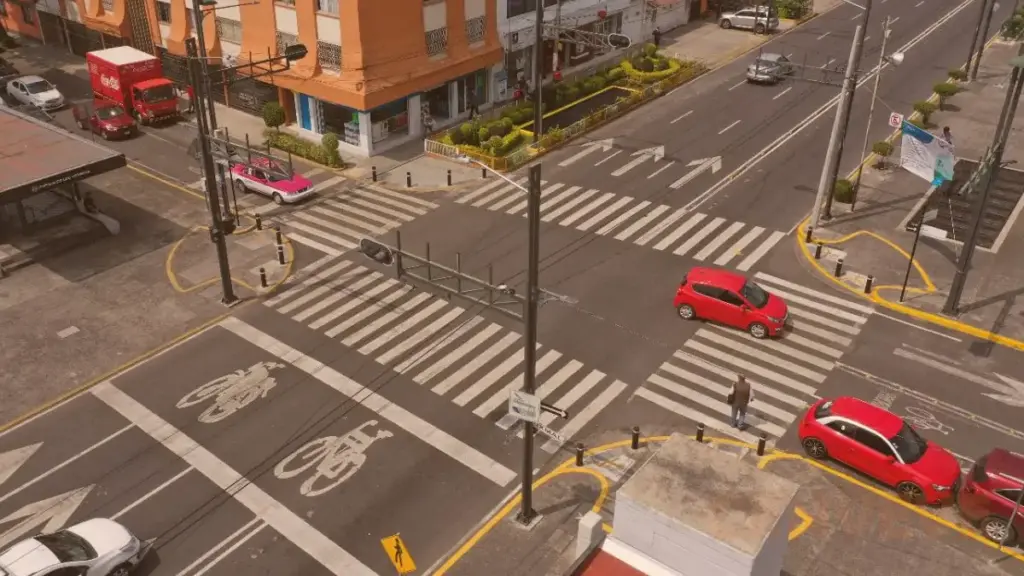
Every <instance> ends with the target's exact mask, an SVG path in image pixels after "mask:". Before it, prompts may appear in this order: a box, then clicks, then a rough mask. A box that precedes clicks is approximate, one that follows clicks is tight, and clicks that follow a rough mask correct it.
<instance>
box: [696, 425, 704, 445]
mask: <svg viewBox="0 0 1024 576" xmlns="http://www.w3.org/2000/svg"><path fill="white" fill-rule="evenodd" d="M697 442H704V424H697Z"/></svg>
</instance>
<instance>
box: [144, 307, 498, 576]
mask: <svg viewBox="0 0 1024 576" xmlns="http://www.w3.org/2000/svg"><path fill="white" fill-rule="evenodd" d="M220 326H221V327H223V328H225V329H227V330H229V331H231V332H233V333H235V334H236V335H238V336H239V337H240V338H242V339H244V340H246V341H248V342H249V343H251V344H253V345H255V346H257V347H259V348H262V349H263V350H265V351H267V352H268V353H270V354H272V355H274V356H277V357H278V358H280V359H281V360H282V361H284V362H287V363H289V364H291V365H292V366H295V367H296V368H298V369H299V370H302V371H303V372H305V373H307V374H309V375H310V376H312V377H314V378H316V379H317V380H319V381H321V382H323V383H324V384H326V385H327V386H329V387H330V388H333V389H334V390H337V391H338V392H340V393H342V394H344V395H345V396H348V397H349V398H351V399H352V400H354V401H356V402H358V403H359V404H361V405H362V406H363V407H364V408H366V409H368V410H371V411H373V412H376V413H377V414H380V415H381V416H382V417H384V418H385V419H387V420H390V421H391V422H392V423H394V424H395V425H397V426H398V427H399V428H402V429H403V430H405V431H406V432H408V433H409V434H411V435H412V436H413V437H415V438H418V439H420V440H422V441H423V442H426V443H427V444H429V445H431V446H433V447H434V448H436V449H437V450H438V451H439V452H442V453H444V454H447V455H448V456H450V457H451V458H452V459H454V460H455V461H457V462H459V463H461V464H463V465H464V466H466V467H467V468H469V469H470V470H472V471H474V472H476V473H478V474H480V475H481V476H483V477H484V478H487V479H488V480H490V481H492V482H494V483H495V484H497V485H499V486H505V485H507V484H508V483H509V482H512V481H513V480H515V479H516V473H515V472H513V471H512V470H510V469H508V468H506V467H505V466H503V465H502V464H500V463H498V462H497V461H495V460H493V459H492V458H490V457H489V456H487V455H486V454H484V453H482V452H480V451H479V450H477V449H475V448H473V447H472V446H469V445H468V444H466V443H464V442H462V441H461V440H459V439H457V438H455V437H454V436H452V435H451V434H448V433H447V432H445V431H443V430H441V429H440V428H438V427H436V426H434V425H433V424H431V423H429V422H427V421H426V420H423V419H422V418H420V417H419V416H417V415H415V414H413V413H412V412H409V411H408V410H406V409H405V408H402V407H400V406H398V405H397V404H395V403H394V402H391V401H390V400H388V399H387V398H384V397H383V396H381V395H380V394H378V393H376V392H374V391H373V390H370V389H369V388H367V387H366V386H363V385H362V384H360V383H358V382H356V381H355V380H352V379H351V378H349V377H348V376H345V375H344V374H341V373H340V372H338V371H337V370H335V369H333V368H331V367H330V366H327V365H325V364H324V363H322V362H320V361H318V360H316V359H314V358H311V357H309V356H306V355H305V354H303V353H302V352H299V351H298V350H296V349H295V348H292V347H291V346H288V345H287V344H285V343H284V342H281V341H280V340H278V339H276V338H274V337H273V336H270V335H269V334H266V333H265V332H262V331H260V330H257V329H256V328H254V327H252V326H250V325H249V324H246V323H245V322H243V321H241V320H239V319H237V318H226V319H225V320H224V321H222V322H221V323H220ZM126 398H127V396H126ZM140 407H141V406H140ZM143 409H144V408H143ZM154 416H155V415H154ZM196 468H199V467H198V466H196ZM268 498H269V496H268ZM304 524H305V523H304ZM271 526H273V528H274V529H275V530H278V531H279V532H280V531H281V529H280V528H278V527H277V526H275V525H273V524H271ZM307 526H308V525H307ZM317 534H318V535H320V536H323V535H322V534H320V533H319V532H317ZM338 550H339V551H342V550H341V548H338ZM342 552H343V551H342ZM346 554H347V553H346ZM352 560H353V562H354V561H355V559H354V558H353V559H352ZM325 565H326V564H325ZM360 566H361V565H360ZM364 568H365V567H364ZM368 574H370V573H369V572H368Z"/></svg>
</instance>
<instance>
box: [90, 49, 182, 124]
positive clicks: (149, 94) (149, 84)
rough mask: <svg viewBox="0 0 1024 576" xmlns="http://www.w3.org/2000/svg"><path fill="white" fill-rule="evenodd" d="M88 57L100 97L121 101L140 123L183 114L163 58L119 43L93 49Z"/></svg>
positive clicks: (94, 89) (94, 90)
mask: <svg viewBox="0 0 1024 576" xmlns="http://www.w3.org/2000/svg"><path fill="white" fill-rule="evenodd" d="M85 60H86V62H88V64H89V81H90V83H91V84H92V91H93V95H94V97H95V98H96V99H97V100H107V101H110V102H114V103H117V104H119V105H120V106H121V107H123V108H124V109H125V110H126V111H128V113H130V114H131V115H132V116H134V117H135V118H136V119H137V120H138V121H139V123H140V124H151V123H155V122H160V121H162V120H173V119H177V118H179V117H180V115H181V114H180V111H179V110H178V96H177V94H176V93H175V90H174V83H173V82H171V81H170V80H168V79H167V78H164V76H163V67H162V66H161V64H160V59H159V58H156V57H154V56H153V55H151V54H147V53H145V52H143V51H141V50H137V49H135V48H132V47H131V46H118V47H116V48H107V49H105V50H95V51H93V52H89V53H87V54H86V55H85Z"/></svg>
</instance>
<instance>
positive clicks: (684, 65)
mask: <svg viewBox="0 0 1024 576" xmlns="http://www.w3.org/2000/svg"><path fill="white" fill-rule="evenodd" d="M621 69H622V71H623V73H624V74H626V75H627V76H629V77H630V78H632V79H633V80H636V81H638V82H643V83H645V84H652V83H654V82H657V81H659V80H664V79H665V78H668V77H669V76H672V75H673V74H676V73H679V72H685V71H687V70H689V71H692V76H690V77H691V78H692V77H693V76H697V75H699V74H703V73H704V72H705V71H707V68H706V67H705V66H704V65H703V64H701V63H699V62H691V61H687V62H682V61H679V60H676V59H675V58H670V59H669V60H668V68H667V69H665V70H661V71H659V72H644V71H642V70H640V69H638V68H637V67H635V66H633V64H632V63H631V62H629V61H623V62H622V64H621ZM687 79H689V78H687Z"/></svg>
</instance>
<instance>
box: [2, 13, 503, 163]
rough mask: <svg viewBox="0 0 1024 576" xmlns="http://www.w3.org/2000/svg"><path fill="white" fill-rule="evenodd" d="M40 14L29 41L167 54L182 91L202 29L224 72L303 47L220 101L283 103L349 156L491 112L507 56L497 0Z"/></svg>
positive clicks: (298, 124)
mask: <svg viewBox="0 0 1024 576" xmlns="http://www.w3.org/2000/svg"><path fill="white" fill-rule="evenodd" d="M0 2H6V6H7V7H8V8H10V7H11V0H0ZM30 3H31V2H30ZM239 4H241V5H240V6H239ZM19 6H20V4H19ZM36 8H37V9H38V12H39V13H38V16H39V18H37V22H38V23H37V24H36V25H35V27H36V28H35V29H36V30H37V31H38V35H34V34H31V33H29V32H26V33H25V35H31V36H35V37H38V38H40V39H41V40H43V41H44V42H45V43H47V44H61V45H64V46H66V47H67V48H68V49H69V50H70V51H72V52H74V53H76V54H80V55H84V53H85V52H87V51H89V50H96V49H102V48H104V47H109V46H115V45H120V44H131V45H133V46H135V47H136V48H139V49H140V50H144V51H147V52H151V53H154V54H156V55H158V56H160V57H161V58H162V59H163V61H164V71H165V75H166V76H168V77H169V78H171V79H172V80H175V81H178V82H182V83H184V82H185V81H186V80H187V76H186V67H185V62H184V58H183V55H184V52H185V46H184V43H185V40H186V39H187V38H189V37H190V36H192V35H195V27H196V26H197V25H202V26H203V36H204V38H205V41H206V51H207V54H208V55H209V56H210V57H212V58H214V60H211V61H210V63H211V68H212V69H213V70H214V71H215V72H216V70H217V69H218V68H219V67H220V66H221V65H222V66H224V67H230V66H235V65H238V64H244V63H245V62H246V61H248V60H259V59H262V58H266V57H267V55H268V54H269V55H277V54H280V53H281V52H282V51H283V49H284V47H286V46H288V45H292V44H298V43H301V44H303V45H305V46H306V48H307V49H308V54H307V56H306V57H305V58H303V59H302V60H299V61H297V62H294V63H292V67H291V69H290V70H288V71H285V72H281V73H277V74H274V75H273V76H272V77H269V76H268V77H263V78H260V79H258V80H253V79H251V78H247V77H246V76H245V75H244V74H238V73H232V74H230V75H225V76H230V77H228V78H227V79H228V80H230V82H228V83H227V84H226V85H225V86H223V87H221V88H218V89H217V90H216V91H215V93H214V94H213V97H214V98H215V99H216V100H218V101H219V102H221V103H223V104H226V105H228V106H231V107H234V108H239V109H242V110H245V111H247V112H250V113H253V114H259V113H260V111H261V110H262V107H263V105H264V104H265V103H266V102H268V101H277V102H280V104H281V105H282V106H283V107H284V109H285V110H286V112H287V116H288V119H289V121H290V122H292V123H293V125H292V126H291V128H292V129H294V130H295V131H296V132H298V133H299V134H300V135H304V136H307V137H310V138H312V139H315V140H319V136H320V135H321V134H323V133H326V132H333V133H335V134H337V135H338V137H339V139H340V140H341V141H342V151H343V152H345V151H348V152H350V153H355V154H358V155H372V154H374V153H378V152H381V151H383V150H386V149H387V148H390V147H393V146H395V145H397V144H400V143H402V142H405V141H408V140H412V139H415V138H418V137H421V136H422V135H423V133H424V125H425V124H426V123H428V122H430V121H433V124H434V125H435V126H437V127H440V126H444V125H446V124H450V123H455V122H458V121H459V120H461V119H463V118H466V117H468V116H469V113H470V110H471V108H473V107H476V108H477V109H479V108H485V107H486V106H488V105H489V104H490V102H492V101H493V99H494V98H493V94H494V92H495V89H494V86H493V85H494V83H495V77H496V75H495V72H496V71H497V70H498V69H500V67H501V64H502V59H503V53H502V47H501V43H500V38H499V36H498V28H497V17H498V15H497V7H496V2H495V1H494V0H279V1H276V2H275V1H271V0H220V1H219V2H218V6H217V7H216V8H212V7H210V8H203V9H202V12H201V16H200V18H199V19H198V20H199V21H198V22H197V18H196V14H195V13H194V12H193V10H192V8H193V5H192V2H191V1H190V0H167V1H165V0H39V1H38V2H37V3H36ZM15 19H16V17H15ZM9 29H11V30H12V31H16V32H18V33H21V32H20V31H19V29H17V28H14V27H13V26H11V27H10V28H9ZM428 118H429V119H428Z"/></svg>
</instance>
